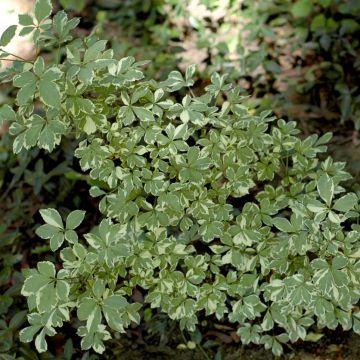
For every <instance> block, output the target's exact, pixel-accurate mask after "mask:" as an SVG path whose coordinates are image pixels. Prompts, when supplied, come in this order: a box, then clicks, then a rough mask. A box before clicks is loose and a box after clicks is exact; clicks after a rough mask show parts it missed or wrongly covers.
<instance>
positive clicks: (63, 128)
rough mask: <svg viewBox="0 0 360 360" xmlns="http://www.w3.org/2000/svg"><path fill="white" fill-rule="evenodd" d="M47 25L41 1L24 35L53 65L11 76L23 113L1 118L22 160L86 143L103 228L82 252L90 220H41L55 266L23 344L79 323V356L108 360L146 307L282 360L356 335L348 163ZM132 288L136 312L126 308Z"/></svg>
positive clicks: (34, 286) (26, 65) (289, 131)
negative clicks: (325, 338)
mask: <svg viewBox="0 0 360 360" xmlns="http://www.w3.org/2000/svg"><path fill="white" fill-rule="evenodd" d="M50 14H51V5H50V3H49V1H48V0H38V1H37V3H36V7H35V15H34V17H33V16H30V15H28V14H27V15H22V16H20V19H19V20H20V24H21V25H22V26H23V28H22V30H21V31H22V33H30V32H33V33H34V41H35V45H36V47H37V48H45V49H46V48H51V49H57V51H58V57H57V59H58V60H57V61H55V62H54V63H47V61H45V60H44V58H43V57H42V56H39V57H38V58H37V59H36V61H35V62H34V63H32V62H23V61H21V60H19V61H16V62H15V64H14V65H15V66H14V68H13V69H12V70H9V74H11V73H12V72H11V71H16V72H17V75H16V76H15V77H14V79H13V83H14V86H15V87H17V88H18V92H17V97H16V105H15V109H13V108H11V107H10V106H3V107H2V109H1V118H2V119H3V120H4V119H5V120H7V121H9V122H11V125H10V132H11V134H12V135H13V136H14V152H15V153H20V152H22V151H27V150H28V149H30V148H32V147H35V146H37V147H39V148H42V149H45V150H47V151H52V150H53V149H54V148H55V147H56V146H57V145H58V144H59V143H60V142H61V139H62V137H64V136H67V137H70V136H76V137H78V138H80V140H81V141H80V143H79V146H78V148H77V150H76V157H77V158H78V159H79V162H80V166H81V168H82V170H83V171H84V172H85V173H88V174H89V176H90V177H91V178H92V179H93V180H94V182H96V183H97V184H98V186H93V187H91V188H90V195H91V196H93V197H101V201H100V211H101V213H102V214H103V220H102V221H101V223H100V224H99V225H98V226H95V227H94V228H93V230H92V231H91V232H90V233H88V234H85V235H84V236H83V237H80V238H78V234H77V233H76V231H75V229H76V228H77V226H78V225H79V224H80V223H81V222H82V220H83V218H84V216H85V213H84V212H83V211H81V210H74V211H73V212H72V213H70V215H69V216H68V217H67V218H66V219H65V221H63V219H62V218H61V216H60V214H59V213H58V212H57V210H55V209H43V210H42V211H41V215H42V218H43V219H44V221H45V224H44V225H42V226H40V227H39V228H38V229H37V234H38V235H39V236H40V237H41V238H43V239H49V241H50V246H51V249H52V250H53V251H56V252H59V253H60V258H61V261H62V265H61V267H60V269H59V270H58V271H57V270H56V268H55V266H54V264H53V263H51V262H48V261H43V262H39V263H38V265H37V268H36V269H30V270H28V271H26V273H25V275H26V280H25V282H24V285H23V288H22V294H23V295H24V296H26V297H27V299H28V304H29V312H30V313H29V315H28V321H29V324H30V325H29V326H28V327H26V328H25V329H23V330H22V331H21V339H22V340H23V341H25V342H29V341H32V339H33V338H34V337H35V344H36V347H37V349H38V351H39V352H41V351H45V350H46V349H47V344H46V340H45V336H46V335H49V336H52V335H54V334H55V333H56V328H59V327H61V326H62V325H63V322H64V321H69V320H70V317H71V316H75V315H76V316H77V318H78V319H79V320H80V322H81V323H82V325H81V326H79V327H78V334H79V335H80V336H81V337H82V342H81V344H82V348H83V349H89V348H93V349H94V350H95V351H97V352H99V353H101V352H102V351H104V344H103V341H104V340H107V339H110V338H111V333H112V332H114V331H117V332H124V331H125V330H126V328H127V327H128V326H129V324H130V323H131V322H139V321H140V318H141V311H142V308H144V306H151V308H154V309H158V311H161V312H163V313H166V314H167V315H168V316H169V317H170V318H171V319H174V320H177V321H179V324H180V327H181V328H182V329H187V330H189V331H193V330H194V329H195V328H196V327H197V324H198V323H199V317H200V316H201V317H202V318H203V317H204V316H206V317H210V318H212V319H215V318H216V319H217V320H216V321H230V322H232V323H235V324H236V327H237V328H238V331H237V333H238V334H239V336H240V337H241V340H242V342H243V343H244V344H247V343H251V342H252V343H255V344H264V346H265V347H266V348H267V349H272V351H273V353H274V354H277V355H278V354H281V352H282V345H281V344H283V343H287V342H295V341H297V340H298V339H306V336H307V332H308V330H309V329H310V328H311V327H314V326H317V327H318V328H323V327H328V328H331V329H334V328H336V327H337V326H338V325H339V324H340V325H341V326H342V328H343V329H345V330H348V329H351V328H352V329H354V331H356V332H358V333H360V316H359V313H358V312H357V311H356V309H357V308H356V304H357V303H358V301H359V275H360V263H359V257H360V253H359V239H360V228H359V226H358V225H357V222H358V220H359V211H360V207H359V199H358V197H357V195H356V194H354V193H346V191H345V189H344V188H343V187H342V185H341V184H342V183H343V182H344V181H345V180H347V179H349V178H350V176H349V174H348V173H347V172H346V171H344V167H345V164H344V163H339V162H334V161H333V160H332V159H331V158H330V157H328V158H326V159H325V157H324V158H323V159H324V160H319V158H318V154H319V153H324V152H325V151H326V145H325V144H326V143H327V142H328V141H329V140H330V138H331V135H330V134H326V135H324V136H322V137H320V138H319V137H318V136H316V135H312V136H310V137H308V138H306V139H304V140H302V139H301V138H300V137H299V136H298V134H299V131H298V130H297V129H296V126H295V123H294V122H285V121H284V120H277V119H275V118H274V117H272V116H270V111H268V112H263V113H261V114H259V115H254V114H253V112H251V111H249V110H248V109H247V108H246V107H245V106H244V105H243V98H242V97H241V96H239V88H237V87H233V86H232V85H231V84H228V83H226V78H225V77H224V76H220V75H218V74H216V73H215V74H213V76H212V78H211V81H212V83H211V85H209V86H207V87H206V88H205V90H204V94H203V95H202V96H195V95H194V94H193V92H192V90H191V87H192V86H193V84H194V80H193V79H192V77H193V75H194V72H195V68H194V67H189V68H188V70H187V72H186V74H185V76H183V75H182V74H180V73H179V72H177V71H173V72H171V73H170V74H169V77H168V79H167V80H166V81H164V82H160V83H158V82H155V81H153V80H148V79H146V78H145V76H144V73H143V70H142V66H143V65H144V64H142V63H137V62H136V61H135V59H134V58H131V57H128V58H124V59H121V60H117V59H114V57H113V51H112V50H111V49H106V41H102V40H98V39H96V37H95V36H94V35H91V36H90V37H86V38H84V39H83V40H80V39H75V40H74V39H73V38H72V37H71V35H70V30H72V29H73V28H75V27H76V25H77V23H78V20H77V19H72V20H68V18H67V16H66V14H65V13H64V12H59V13H58V14H56V15H55V16H54V17H53V18H52V19H51V18H50V17H49V16H50ZM14 32H15V31H14V28H13V29H10V30H8V31H7V32H6V33H5V34H4V35H3V36H2V38H1V43H2V45H4V44H6V43H7V42H8V41H10V39H11V36H12V34H13V33H14ZM2 56H7V55H6V54H5V55H4V54H3V55H2ZM135 288H140V289H143V292H144V293H146V297H145V304H140V303H136V302H133V301H132V300H131V295H132V293H133V290H134V289H135ZM146 304H149V305H146ZM75 310H76V311H75Z"/></svg>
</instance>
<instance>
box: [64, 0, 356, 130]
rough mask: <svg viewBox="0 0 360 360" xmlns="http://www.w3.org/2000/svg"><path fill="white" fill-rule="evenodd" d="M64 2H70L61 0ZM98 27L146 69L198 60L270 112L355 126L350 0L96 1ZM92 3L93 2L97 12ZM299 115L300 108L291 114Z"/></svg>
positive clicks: (205, 75)
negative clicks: (225, 75)
mask: <svg viewBox="0 0 360 360" xmlns="http://www.w3.org/2000/svg"><path fill="white" fill-rule="evenodd" d="M61 3H62V4H63V5H64V6H66V5H67V8H68V9H77V10H78V11H79V10H81V9H80V8H79V4H80V2H78V1H71V0H67V1H62V2H61ZM93 6H94V8H93V10H87V8H85V2H84V3H83V6H82V8H83V13H84V14H85V15H86V16H88V17H91V16H93V17H94V16H95V14H97V21H98V23H99V24H98V31H101V29H102V31H103V36H106V37H107V38H110V39H111V40H112V47H113V49H114V50H115V52H116V54H118V55H121V56H127V55H131V56H135V57H137V58H145V59H151V60H152V63H151V64H150V65H149V67H148V68H147V73H148V74H151V76H156V77H160V78H161V77H165V76H166V75H167V74H168V73H169V72H170V71H171V70H172V69H173V68H174V66H176V65H177V66H178V67H179V68H181V69H184V68H185V67H186V64H189V63H197V65H198V69H199V70H200V71H199V73H198V74H197V76H198V77H199V78H200V79H201V80H202V82H203V83H204V84H206V83H207V82H208V81H209V80H210V75H211V73H212V72H214V71H217V72H221V73H228V74H229V79H231V80H233V81H236V82H238V83H240V84H241V87H242V88H245V89H246V90H247V91H249V92H250V93H251V95H252V97H253V98H254V99H253V100H254V101H255V103H256V104H257V105H259V106H260V107H262V108H268V107H269V106H272V107H273V108H274V110H276V112H277V113H278V114H281V115H286V116H289V117H294V118H298V117H299V116H300V114H301V117H302V118H304V119H305V120H308V119H309V118H310V119H314V118H315V119H320V120H322V121H323V120H327V121H334V120H338V119H340V122H342V123H344V122H346V121H349V122H352V123H353V125H352V126H355V128H356V129H358V126H359V111H360V110H359V96H360V94H359V88H358V79H359V74H360V71H359V69H360V65H359V61H358V58H359V40H358V39H359V35H360V15H359V14H360V5H359V2H358V1H341V0H325V1H324V0H298V1H292V0H286V1H268V0H257V1H255V2H254V1H248V0H244V1H233V0H227V1H224V0H222V1H218V0H211V1H209V0H192V1H181V2H180V1H174V0H148V1H123V0H112V1H102V0H96V1H94V3H93ZM96 9H100V11H99V12H96ZM299 113H300V114H299Z"/></svg>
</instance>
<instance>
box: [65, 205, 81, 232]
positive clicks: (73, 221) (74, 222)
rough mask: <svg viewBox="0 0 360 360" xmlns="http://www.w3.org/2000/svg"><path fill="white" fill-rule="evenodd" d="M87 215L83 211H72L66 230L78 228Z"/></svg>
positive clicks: (67, 220) (67, 219)
mask: <svg viewBox="0 0 360 360" xmlns="http://www.w3.org/2000/svg"><path fill="white" fill-rule="evenodd" d="M85 213H86V212H85V211H83V210H74V211H72V212H71V213H70V214H69V215H68V217H67V218H66V229H67V230H69V229H70V230H73V229H75V228H77V227H78V226H79V225H80V224H81V223H82V221H83V220H84V217H85Z"/></svg>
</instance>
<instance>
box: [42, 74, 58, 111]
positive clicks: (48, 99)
mask: <svg viewBox="0 0 360 360" xmlns="http://www.w3.org/2000/svg"><path fill="white" fill-rule="evenodd" d="M39 93H40V99H41V101H42V102H43V103H44V104H45V105H47V106H51V107H54V108H59V107H60V105H61V95H60V90H59V87H58V86H57V85H56V84H55V83H54V82H52V81H47V80H40V81H39Z"/></svg>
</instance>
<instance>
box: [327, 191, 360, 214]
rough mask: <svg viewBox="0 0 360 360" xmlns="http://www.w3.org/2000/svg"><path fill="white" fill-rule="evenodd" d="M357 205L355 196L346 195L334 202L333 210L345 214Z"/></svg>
mask: <svg viewBox="0 0 360 360" xmlns="http://www.w3.org/2000/svg"><path fill="white" fill-rule="evenodd" d="M357 203H358V200H357V196H356V195H355V194H346V195H344V196H343V197H341V198H340V199H338V200H336V201H335V204H334V206H333V209H334V210H337V211H342V212H347V211H350V210H352V209H353V208H354V207H355V205H356V204H357Z"/></svg>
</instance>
